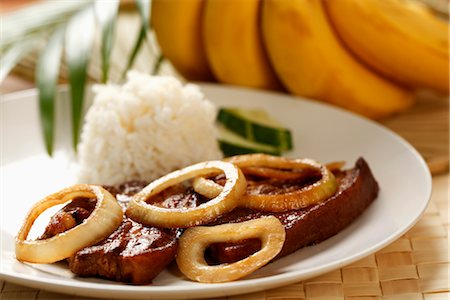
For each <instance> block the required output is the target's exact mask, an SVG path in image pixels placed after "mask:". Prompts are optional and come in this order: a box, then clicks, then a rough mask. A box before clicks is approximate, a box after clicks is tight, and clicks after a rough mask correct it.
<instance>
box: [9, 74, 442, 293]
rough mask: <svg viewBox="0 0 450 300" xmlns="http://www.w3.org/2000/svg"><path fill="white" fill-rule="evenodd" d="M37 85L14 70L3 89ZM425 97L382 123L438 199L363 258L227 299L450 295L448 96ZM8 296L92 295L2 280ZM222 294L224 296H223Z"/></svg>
mask: <svg viewBox="0 0 450 300" xmlns="http://www.w3.org/2000/svg"><path fill="white" fill-rule="evenodd" d="M33 86H34V85H33V84H32V83H30V82H28V81H26V80H22V79H20V78H18V77H14V76H9V77H8V78H7V79H6V80H5V81H4V82H3V84H2V85H0V93H1V94H2V95H3V94H5V93H9V92H14V91H18V90H22V89H26V88H32V87H33ZM431 98H432V99H431V100H429V99H428V98H427V99H425V100H421V101H419V103H418V104H417V105H416V106H415V107H414V108H413V109H412V110H411V111H410V112H408V113H406V114H405V115H402V116H397V117H396V118H392V119H389V120H384V121H382V122H381V123H382V124H383V125H385V126H387V127H389V128H390V129H392V130H394V131H395V132H397V133H398V134H400V135H401V136H403V137H404V138H406V139H407V140H408V141H409V142H410V143H411V144H412V145H413V146H414V147H416V149H418V151H419V152H420V153H421V154H422V155H423V156H424V157H425V159H426V161H427V163H428V165H429V166H430V169H431V170H432V173H433V174H434V175H433V192H432V193H433V194H432V200H431V202H430V205H429V207H428V208H427V210H426V212H425V214H424V215H423V216H422V218H421V219H420V220H419V221H418V223H417V224H416V225H415V226H414V227H413V228H412V229H411V230H410V231H409V232H407V233H406V234H405V235H404V236H402V237H401V238H400V239H398V240H397V241H395V242H394V243H392V244H391V245H389V246H387V247H386V248H384V249H382V250H380V251H378V252H377V253H375V254H372V255H370V256H368V257H366V258H364V259H362V260H361V261H359V262H356V263H354V264H352V265H349V266H346V267H344V268H342V269H339V270H334V271H332V272H329V273H327V274H324V275H322V276H319V277H317V278H313V279H310V280H307V281H304V282H299V283H296V284H293V285H289V286H285V287H282V288H278V289H274V290H268V291H264V292H259V293H253V294H248V295H241V296H235V297H228V298H226V297H225V298H223V299H249V300H250V299H261V300H263V299H264V300H265V299H272V300H273V299H286V300H287V299H348V300H351V299H353V300H357V299H360V300H362V299H365V300H369V299H396V300H397V299H425V300H438V299H450V280H449V273H450V272H449V270H450V254H449V239H448V233H449V231H450V226H449V205H448V203H449V183H450V182H449V173H448V152H449V150H448V149H449V148H448V135H449V131H448V99H442V98H438V99H436V98H433V97H431ZM0 290H1V294H0V300H4V299H86V298H82V297H76V296H68V295H62V294H55V293H52V292H47V291H43V290H36V289H31V288H27V287H24V286H19V285H16V284H13V283H10V282H4V281H0ZM221 299H222V298H221Z"/></svg>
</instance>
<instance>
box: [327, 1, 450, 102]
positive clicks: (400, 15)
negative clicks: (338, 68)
mask: <svg viewBox="0 0 450 300" xmlns="http://www.w3.org/2000/svg"><path fill="white" fill-rule="evenodd" d="M324 3H325V8H326V9H327V12H328V13H329V16H330V20H331V23H332V24H333V25H334V27H335V29H336V31H337V33H338V35H339V36H340V37H341V38H342V40H343V41H344V43H345V44H346V45H347V46H348V47H349V48H350V49H351V50H352V51H353V52H354V53H355V55H356V56H358V57H359V58H360V59H361V60H362V61H364V62H365V63H367V64H368V65H369V66H370V67H372V68H374V69H375V70H376V71H379V72H380V73H381V74H383V75H385V76H386V77H388V78H390V79H392V80H396V81H398V82H400V83H402V84H405V85H407V86H409V87H411V88H429V89H434V90H438V91H441V92H444V93H446V94H448V92H449V50H448V34H449V27H448V24H447V22H444V21H443V20H440V19H438V18H437V17H436V16H434V15H433V13H432V12H431V11H430V10H429V9H428V8H427V7H426V6H424V5H423V4H421V3H419V2H417V1H411V0H341V1H334V0H331V1H325V2H324Z"/></svg>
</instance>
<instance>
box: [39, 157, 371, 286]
mask: <svg viewBox="0 0 450 300" xmlns="http://www.w3.org/2000/svg"><path fill="white" fill-rule="evenodd" d="M336 177H337V178H338V181H339V190H338V192H337V193H336V195H334V196H333V197H331V198H329V199H327V200H325V201H323V202H322V203H320V204H317V205H314V206H311V207H308V208H305V209H302V210H295V211H288V212H284V213H270V212H259V211H253V210H249V209H243V208H237V209H235V210H233V211H232V212H231V213H228V214H226V215H224V216H222V217H220V218H219V219H218V220H216V221H215V222H213V223H211V224H210V225H216V224H222V223H229V222H234V223H235V222H241V221H245V220H249V219H255V218H259V217H261V216H264V215H274V216H276V217H278V218H279V219H280V220H281V222H282V223H283V224H284V226H285V229H286V241H285V244H284V247H283V249H282V251H281V253H280V254H279V255H278V257H282V256H285V255H287V254H290V253H292V252H294V251H296V250H297V249H299V248H302V247H305V246H308V245H312V244H315V243H319V242H321V241H323V240H325V239H327V238H329V237H331V236H333V235H335V234H336V233H338V232H339V231H341V230H342V229H344V228H345V227H346V226H348V225H349V224H350V223H351V222H352V221H353V220H354V219H356V218H357V217H358V216H359V215H360V214H361V213H362V212H363V211H364V210H365V209H366V208H367V206H369V205H370V203H371V202H372V201H373V200H374V199H375V198H376V197H377V194H378V184H377V182H376V181H375V179H374V177H373V175H372V173H371V171H370V169H369V166H368V165H367V163H366V162H365V161H364V160H363V159H359V160H358V161H357V162H356V164H355V167H354V168H353V169H350V170H347V171H344V172H337V173H336ZM317 179H318V178H315V176H314V174H312V177H308V178H307V179H303V180H294V181H286V180H285V181H280V180H272V179H261V178H257V177H250V176H248V177H247V181H248V187H247V192H248V193H266V194H277V193H285V192H286V191H289V190H295V189H298V188H301V187H302V186H304V185H306V184H309V183H311V182H314V181H315V180H317ZM216 180H217V182H218V183H221V182H222V181H223V179H221V178H220V176H219V177H218V178H216ZM145 185H146V183H144V182H129V183H125V184H122V185H120V186H117V187H106V188H107V189H108V190H109V191H110V192H111V193H112V194H113V195H115V196H116V198H117V200H118V201H119V203H121V204H122V206H123V207H125V206H126V203H127V202H128V201H129V199H130V197H131V196H132V195H133V194H135V193H136V192H138V191H140V190H141V189H142V188H143V187H144V186H145ZM205 201H207V199H205V198H204V197H203V196H201V195H199V194H197V193H195V192H194V191H193V190H192V188H186V187H185V186H184V185H177V186H174V187H172V188H169V189H167V190H165V191H163V192H161V193H160V194H158V195H155V196H154V197H153V198H152V199H150V200H149V202H152V203H155V204H156V203H157V205H161V206H164V207H171V208H179V207H195V206H197V205H199V204H200V203H203V202H205ZM94 206H95V200H94V199H75V200H74V201H72V202H71V203H70V204H68V205H67V206H65V207H64V208H63V209H62V210H61V211H59V212H58V213H57V214H56V215H54V216H53V217H52V220H51V221H50V224H49V225H48V226H47V228H46V231H45V233H44V234H43V236H42V238H48V237H51V236H53V235H55V234H57V233H59V232H63V231H65V230H67V229H70V228H71V227H74V226H76V225H77V224H79V223H81V222H82V221H83V220H84V219H85V218H86V217H88V216H89V214H90V213H91V212H92V210H93V208H94ZM180 234H181V229H163V228H155V227H149V226H145V225H142V224H139V223H136V222H134V221H133V220H131V219H128V218H126V217H125V218H124V220H123V223H122V224H121V226H120V227H119V228H118V229H117V230H116V231H115V232H114V233H112V234H111V235H110V236H109V237H108V238H107V239H105V240H104V241H102V242H100V243H98V244H97V245H94V246H91V247H87V248H85V249H82V250H80V251H79V252H77V253H76V254H75V255H74V257H72V258H71V259H70V262H69V266H70V269H71V270H72V272H74V273H75V274H78V275H80V276H100V277H104V278H109V279H112V280H116V281H122V282H128V283H133V284H146V283H150V282H151V281H152V280H153V278H154V277H155V276H157V275H158V274H159V273H160V271H161V270H162V269H164V268H165V267H166V266H167V264H169V263H170V262H171V261H172V260H173V259H174V257H175V255H176V249H177V243H178V237H179V235H180ZM260 247H261V242H260V241H259V240H258V239H248V240H243V241H240V242H239V243H235V244H231V243H217V244H213V245H212V246H210V247H209V248H208V250H207V253H206V254H205V256H206V258H207V259H208V262H210V263H211V264H220V263H229V262H234V261H237V260H240V259H242V258H245V257H247V256H248V255H250V254H252V253H254V252H256V251H258V250H259V249H260Z"/></svg>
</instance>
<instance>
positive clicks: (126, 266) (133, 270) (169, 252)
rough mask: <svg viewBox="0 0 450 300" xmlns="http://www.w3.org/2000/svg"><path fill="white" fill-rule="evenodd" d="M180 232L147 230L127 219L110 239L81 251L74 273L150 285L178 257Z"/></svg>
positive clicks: (73, 263) (72, 266) (72, 263)
mask: <svg viewBox="0 0 450 300" xmlns="http://www.w3.org/2000/svg"><path fill="white" fill-rule="evenodd" d="M178 236H179V230H176V229H172V230H170V229H161V228H156V227H147V226H144V225H142V224H139V223H136V222H134V221H133V220H130V219H128V218H125V219H124V221H123V222H122V224H121V225H120V227H119V228H118V229H117V230H116V231H115V232H114V233H112V234H111V235H110V236H109V237H108V238H107V239H106V240H104V241H102V242H100V243H99V244H97V245H94V246H91V247H87V248H84V249H82V250H80V251H78V252H77V253H76V254H75V256H74V257H73V258H71V259H70V262H69V267H70V270H71V271H72V272H73V273H75V274H77V275H79V276H99V277H104V278H108V279H111V280H115V281H121V282H128V283H133V284H146V283H150V282H151V281H152V280H153V279H154V278H155V277H156V276H157V275H158V274H159V273H160V272H161V271H162V270H163V269H164V268H165V267H166V266H167V265H168V264H169V263H170V262H171V261H172V260H173V258H174V257H175V254H176V251H177V245H178Z"/></svg>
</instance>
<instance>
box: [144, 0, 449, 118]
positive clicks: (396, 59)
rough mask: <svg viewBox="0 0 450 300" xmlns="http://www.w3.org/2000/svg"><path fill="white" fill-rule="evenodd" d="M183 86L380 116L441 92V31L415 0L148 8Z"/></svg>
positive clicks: (444, 38) (219, 0)
mask: <svg viewBox="0 0 450 300" xmlns="http://www.w3.org/2000/svg"><path fill="white" fill-rule="evenodd" d="M152 3H153V4H152V26H153V28H154V30H155V33H156V37H157V40H158V43H159V45H160V47H161V51H162V53H163V54H164V56H165V57H166V58H167V59H168V60H169V61H171V63H172V64H173V66H174V67H175V68H176V69H177V70H178V71H179V72H180V73H181V75H183V76H184V77H185V78H186V79H188V80H201V81H211V80H213V79H212V78H215V80H217V81H219V82H223V83H229V84H236V85H243V86H249V87H254V88H262V89H274V90H282V89H283V88H285V89H287V90H288V91H289V92H290V93H292V94H295V95H298V96H304V97H308V98H313V99H317V100H322V101H326V102H329V103H333V104H335V105H339V106H341V107H344V108H347V109H349V110H352V111H355V112H357V113H360V114H363V115H366V116H368V117H371V118H382V117H386V116H388V115H391V114H393V113H397V112H400V111H403V110H405V109H407V108H408V107H410V106H411V105H412V104H413V102H414V91H415V90H417V89H422V88H425V89H433V90H435V91H438V92H442V93H445V94H447V93H448V92H449V50H448V36H449V32H448V30H449V26H448V23H447V22H446V21H444V20H440V19H438V18H437V17H436V16H434V15H433V14H432V13H431V12H430V11H429V10H428V8H427V7H425V6H423V5H422V4H420V3H418V2H417V1H416V0H339V1H337V0H245V1H242V0H170V1H168V0H153V2H152Z"/></svg>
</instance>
